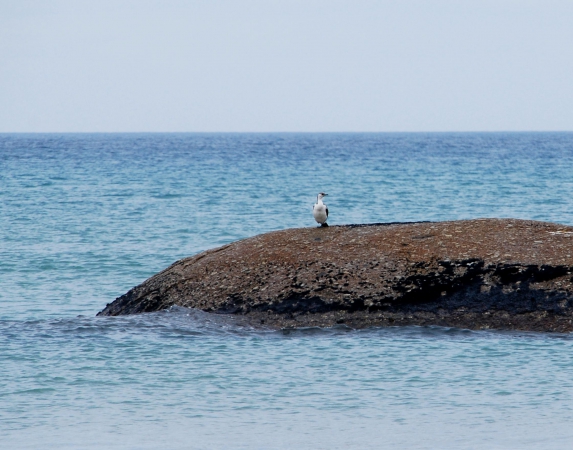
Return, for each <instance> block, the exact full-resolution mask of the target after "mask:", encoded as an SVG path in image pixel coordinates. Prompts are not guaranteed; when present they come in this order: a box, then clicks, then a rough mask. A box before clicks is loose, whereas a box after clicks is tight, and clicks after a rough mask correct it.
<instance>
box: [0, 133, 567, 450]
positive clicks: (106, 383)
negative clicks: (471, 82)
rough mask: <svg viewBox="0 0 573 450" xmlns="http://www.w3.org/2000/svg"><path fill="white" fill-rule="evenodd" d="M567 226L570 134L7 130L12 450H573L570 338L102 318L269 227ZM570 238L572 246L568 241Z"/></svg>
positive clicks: (4, 328)
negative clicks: (189, 263) (123, 298)
mask: <svg viewBox="0 0 573 450" xmlns="http://www.w3.org/2000/svg"><path fill="white" fill-rule="evenodd" d="M321 191H323V192H327V193H328V194H329V196H328V197H327V198H326V200H327V204H328V207H329V210H330V216H329V223H330V224H331V225H336V224H349V223H374V222H407V221H420V220H431V221H438V220H457V219H471V218H479V217H513V218H521V219H534V220H543V221H550V222H558V223H563V224H568V225H573V133H382V134H377V133H349V134H345V133H339V134H338V133H337V134H321V133H317V134H312V133H308V134H297V133H277V134H248V133H246V134H233V133H215V134H183V133H182V134H178V133H169V134H0V306H1V307H0V447H1V448H2V449H4V448H5V449H65V448H70V449H84V448H85V449H100V448H102V449H103V448H105V449H107V448H109V449H122V450H123V449H157V448H161V449H249V450H250V449H292V448H301V449H337V448H340V449H519V450H524V449H535V450H540V449H569V448H572V447H573V428H571V423H573V376H572V374H573V336H571V335H560V334H543V333H526V332H503V331H469V330H462V329H453V328H442V327H403V328H399V327H391V328H382V329H376V328H373V329H366V330H352V329H349V328H346V327H344V326H338V327H334V328H329V329H301V330H281V331H272V330H265V329H252V328H250V327H249V326H247V325H245V324H244V323H243V322H242V321H241V320H240V318H236V317H233V316H224V315H211V314H207V313H203V312H201V311H195V310H189V309H183V308H173V309H171V310H168V311H161V312H158V313H151V314H142V315H135V316H124V317H95V315H96V314H97V312H98V311H100V310H101V309H103V308H104V307H105V305H106V304H107V303H109V302H111V301H113V300H114V299H115V298H116V297H118V296H119V295H122V294H124V293H125V292H126V291H127V290H129V289H130V288H131V287H133V286H135V285H137V284H139V283H141V282H142V281H143V280H145V279H146V278H148V277H150V276H152V275H153V274H155V273H157V272H159V271H160V270H162V269H164V268H166V267H167V266H168V265H170V264H171V263H173V262H175V261H176V260H178V259H180V258H183V257H186V256H191V255H194V254H196V253H198V252H201V251H203V250H206V249H209V248H214V247H217V246H220V245H223V244H227V243H229V242H233V241H235V240H238V239H243V238H246V237H250V236H254V235H257V234H259V233H264V232H268V231H272V230H279V229H285V228H292V227H313V226H316V223H315V222H314V220H313V217H312V204H313V203H314V201H315V199H316V194H317V193H318V192H321ZM572 245H573V243H572Z"/></svg>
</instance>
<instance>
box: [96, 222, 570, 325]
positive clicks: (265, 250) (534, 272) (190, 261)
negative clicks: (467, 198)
mask: <svg viewBox="0 0 573 450" xmlns="http://www.w3.org/2000/svg"><path fill="white" fill-rule="evenodd" d="M572 272H573V227H569V226H565V225H558V224H552V223H544V222H534V221H525V220H513V219H478V220H467V221H454V222H439V223H431V222H422V223H396V224H373V225H348V226H331V227H328V228H301V229H289V230H283V231H276V232H272V233H267V234H263V235H259V236H255V237H252V238H249V239H244V240H241V241H238V242H234V243H232V244H229V245H226V246H223V247H220V248H216V249H214V250H209V251H206V252H203V253H200V254H198V255H195V256H193V257H191V258H185V259H182V260H180V261H178V262H176V263H175V264H173V265H172V266H171V267H169V268H167V269H166V270H164V271H163V272H160V273H158V274H157V275H155V276H153V277H151V278H150V279H148V280H147V281H145V282H144V283H142V284H140V285H139V286H137V287H135V288H133V289H131V290H130V291H129V292H128V293H126V294H125V295H123V296H121V297H119V298H117V299H116V300H115V301H114V302H113V303H111V304H108V305H107V306H106V308H105V309H104V310H103V311H101V312H100V313H99V314H100V315H110V316H113V315H119V314H133V313H142V312H150V311H158V310H161V309H165V308H169V307H170V306H173V305H179V306H184V307H190V308H199V309H201V310H203V311H211V312H216V313H226V314H241V315H245V317H247V318H248V319H250V320H251V322H252V323H253V324H264V325H265V326H270V327H302V326H330V325H334V324H337V323H344V324H346V325H348V326H351V327H365V326H373V325H382V326H385V325H443V326H455V327H462V328H472V329H485V328H496V329H518V330H536V331H560V332H569V331H571V330H573V324H572V320H573V283H572V280H573V277H572Z"/></svg>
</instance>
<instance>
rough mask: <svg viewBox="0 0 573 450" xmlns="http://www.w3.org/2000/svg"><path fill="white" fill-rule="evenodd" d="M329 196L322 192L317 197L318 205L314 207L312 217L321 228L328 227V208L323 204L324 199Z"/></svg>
mask: <svg viewBox="0 0 573 450" xmlns="http://www.w3.org/2000/svg"><path fill="white" fill-rule="evenodd" d="M327 195H328V194H325V193H324V192H321V193H320V194H318V195H317V196H316V204H315V205H314V206H313V207H312V215H313V216H314V220H316V221H317V222H318V223H319V224H320V226H321V227H327V226H328V224H327V223H326V219H328V206H326V205H325V204H324V203H322V199H323V198H324V197H326V196H327Z"/></svg>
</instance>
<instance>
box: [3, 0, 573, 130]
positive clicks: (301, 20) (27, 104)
mask: <svg viewBox="0 0 573 450" xmlns="http://www.w3.org/2000/svg"><path fill="white" fill-rule="evenodd" d="M281 131H287V132H290V131H292V132H353V131H358V132H360V131H372V132H393V131H573V1H571V0H564V1H556V0H555V1H554V0H543V1H530V0H515V1H514V0H495V1H489V0H456V1H445V0H421V1H417V0H393V1H385V0H378V1H368V0H352V1H346V0H328V1H323V0H303V1H302V0H301V1H298V0H282V1H274V0H252V1H250V0H205V1H203V0H91V1H84V0H0V132H281Z"/></svg>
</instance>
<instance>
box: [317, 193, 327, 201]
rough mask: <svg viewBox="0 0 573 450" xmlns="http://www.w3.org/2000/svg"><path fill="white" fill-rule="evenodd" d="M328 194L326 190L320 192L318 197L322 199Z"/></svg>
mask: <svg viewBox="0 0 573 450" xmlns="http://www.w3.org/2000/svg"><path fill="white" fill-rule="evenodd" d="M327 195H328V194H325V193H324V192H321V193H320V194H318V196H317V197H318V199H319V200H322V199H323V198H324V197H326V196H327Z"/></svg>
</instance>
